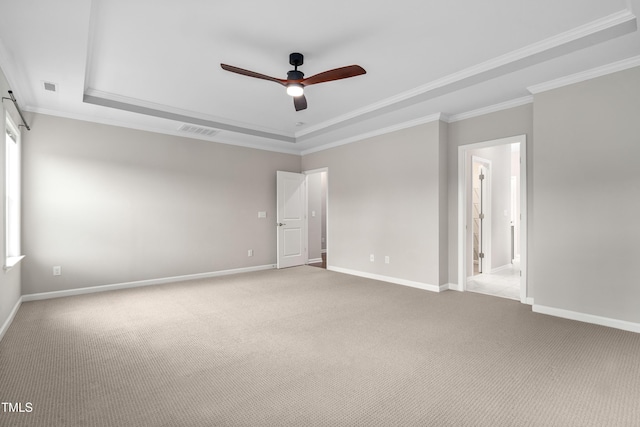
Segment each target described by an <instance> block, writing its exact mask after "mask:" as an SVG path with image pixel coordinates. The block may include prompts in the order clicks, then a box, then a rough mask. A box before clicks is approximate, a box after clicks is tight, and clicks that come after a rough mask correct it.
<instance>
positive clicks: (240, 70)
mask: <svg viewBox="0 0 640 427" xmlns="http://www.w3.org/2000/svg"><path fill="white" fill-rule="evenodd" d="M220 66H221V67H222V69H223V70H226V71H231V72H232V73H236V74H242V75H243V76H249V77H255V78H256V79H263V80H269V81H272V82H276V83H280V84H281V85H283V86H286V84H287V81H286V80H282V79H277V78H275V77H270V76H267V75H264V74H260V73H256V72H255V71H249V70H245V69H244V68H238V67H234V66H233V65H227V64H220Z"/></svg>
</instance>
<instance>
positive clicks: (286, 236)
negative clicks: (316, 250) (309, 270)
mask: <svg viewBox="0 0 640 427" xmlns="http://www.w3.org/2000/svg"><path fill="white" fill-rule="evenodd" d="M305 190H306V187H305V175H303V174H300V173H293V172H282V171H277V214H276V226H277V228H278V233H277V234H278V268H286V267H294V266H297V265H304V264H306V263H307V243H306V239H307V237H306V236H307V233H306V219H305V214H306V191H305Z"/></svg>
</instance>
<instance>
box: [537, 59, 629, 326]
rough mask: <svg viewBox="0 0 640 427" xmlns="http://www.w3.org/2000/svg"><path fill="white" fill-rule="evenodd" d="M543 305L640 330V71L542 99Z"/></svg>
mask: <svg viewBox="0 0 640 427" xmlns="http://www.w3.org/2000/svg"><path fill="white" fill-rule="evenodd" d="M534 123H535V137H536V141H535V148H534V152H533V154H534V156H533V164H534V167H535V176H536V179H535V182H534V187H533V191H534V192H535V207H534V210H533V215H534V217H535V221H536V228H535V231H534V237H535V242H534V246H533V250H534V251H535V265H534V268H535V271H534V273H535V278H536V290H535V303H536V304H537V305H538V304H539V305H542V306H548V307H553V308H560V309H564V310H570V311H575V312H582V313H587V314H592V315H596V316H603V317H609V318H614V319H620V320H626V321H630V322H640V305H639V302H640V285H639V284H638V269H637V265H638V260H639V259H640V244H639V242H640V221H639V220H638V218H639V217H640V175H639V174H638V171H639V170H640V168H639V167H638V161H639V159H640V68H634V69H630V70H626V71H622V72H619V73H615V74H611V75H608V76H604V77H600V78H597V79H593V80H590V81H586V82H583V83H579V84H574V85H571V86H567V87H563V88H560V89H556V90H552V91H549V92H544V93H541V94H538V95H536V96H535V104H534Z"/></svg>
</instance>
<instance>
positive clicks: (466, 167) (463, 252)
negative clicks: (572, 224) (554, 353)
mask: <svg viewBox="0 0 640 427" xmlns="http://www.w3.org/2000/svg"><path fill="white" fill-rule="evenodd" d="M516 142H519V143H520V214H521V220H520V271H521V277H520V302H521V303H523V304H533V300H532V298H530V296H529V292H528V286H527V285H528V284H527V231H528V226H527V136H526V135H516V136H511V137H508V138H501V139H494V140H491V141H484V142H478V143H475V144H467V145H462V146H460V147H458V289H459V290H460V291H463V292H464V291H466V289H467V256H468V253H469V251H468V250H467V230H468V227H469V226H470V224H469V223H468V214H467V212H468V204H467V191H469V189H468V187H469V185H470V183H471V179H470V174H471V171H470V168H471V158H470V157H471V156H470V155H469V151H470V150H477V149H479V148H487V147H494V146H496V145H504V144H513V143H516Z"/></svg>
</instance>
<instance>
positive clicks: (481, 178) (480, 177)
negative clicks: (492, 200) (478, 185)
mask: <svg viewBox="0 0 640 427" xmlns="http://www.w3.org/2000/svg"><path fill="white" fill-rule="evenodd" d="M478 178H479V179H480V181H482V180H483V179H484V174H483V173H481V174H480V176H479V177H478Z"/></svg>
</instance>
